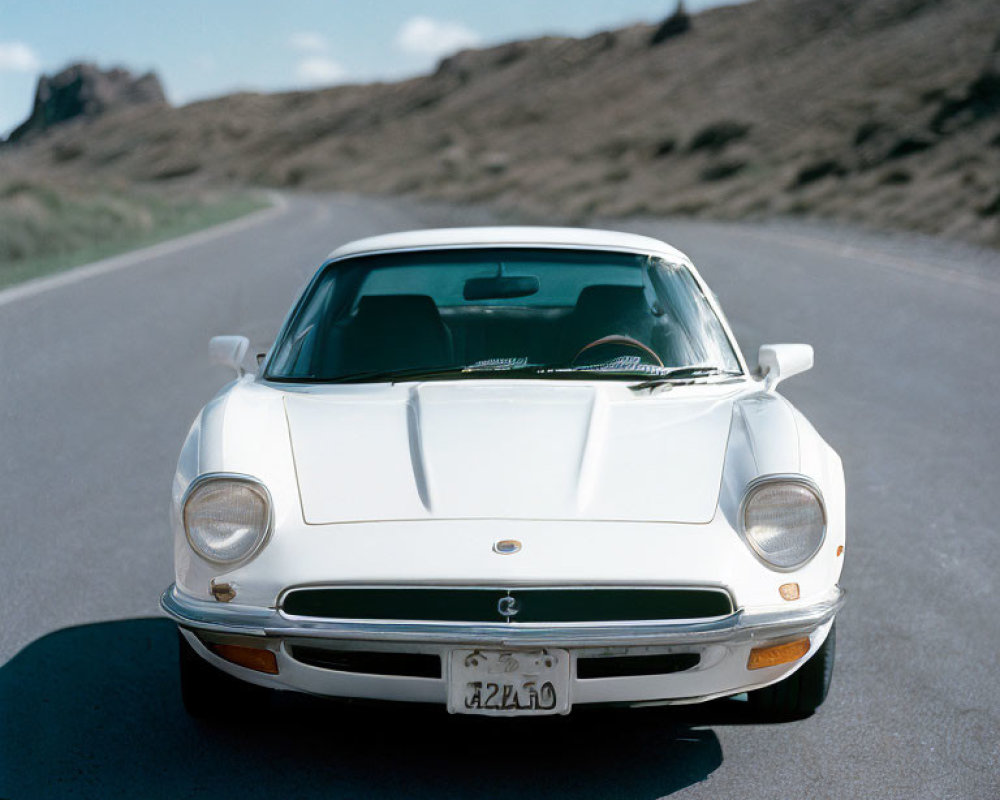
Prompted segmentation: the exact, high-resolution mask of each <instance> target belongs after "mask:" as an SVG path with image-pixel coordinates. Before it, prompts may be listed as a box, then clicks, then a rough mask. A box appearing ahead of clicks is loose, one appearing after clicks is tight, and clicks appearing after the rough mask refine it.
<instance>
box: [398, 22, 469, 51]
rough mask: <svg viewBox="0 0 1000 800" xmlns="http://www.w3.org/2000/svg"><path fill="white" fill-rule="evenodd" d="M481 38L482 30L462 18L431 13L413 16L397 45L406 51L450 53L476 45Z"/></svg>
mask: <svg viewBox="0 0 1000 800" xmlns="http://www.w3.org/2000/svg"><path fill="white" fill-rule="evenodd" d="M480 41H482V39H481V37H480V36H479V34H478V33H476V32H475V31H474V30H472V29H471V28H468V27H466V26H465V25H463V24H462V23H461V22H447V21H443V20H436V19H431V18H430V17H413V18H411V19H409V20H407V21H406V22H405V23H404V24H403V27H402V28H400V29H399V33H397V34H396V47H398V48H399V49H400V50H402V51H403V52H404V53H407V54H409V55H414V56H425V57H431V58H441V57H442V56H446V55H450V54H451V53H454V52H455V51H456V50H461V49H463V48H466V47H473V46H475V45H477V44H479V43H480Z"/></svg>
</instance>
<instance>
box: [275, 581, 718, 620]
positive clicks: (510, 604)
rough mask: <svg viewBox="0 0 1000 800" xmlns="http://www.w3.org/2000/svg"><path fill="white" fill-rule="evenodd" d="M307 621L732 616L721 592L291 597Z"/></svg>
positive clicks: (337, 592) (537, 590)
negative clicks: (318, 619) (312, 618)
mask: <svg viewBox="0 0 1000 800" xmlns="http://www.w3.org/2000/svg"><path fill="white" fill-rule="evenodd" d="M282 610H283V611H284V612H285V613H286V614H290V615H293V616H301V617H316V618H326V619H358V620H361V619H363V620H406V621H425V622H473V623H475V622H508V623H513V624H516V623H530V622H535V623H544V622H640V621H649V620H691V619H705V618H711V617H723V616H727V615H729V614H732V613H733V603H732V599H731V598H730V596H729V594H728V592H725V591H723V590H721V589H669V588H665V589H645V588H644V589H629V588H599V589H597V588H594V589H592V588H579V589H577V588H543V587H530V588H511V589H496V588H493V589H486V588H454V589H452V588H445V587H439V588H393V589H382V588H367V589H355V588H313V589H294V590H292V591H290V592H288V594H287V595H285V598H284V601H283V603H282Z"/></svg>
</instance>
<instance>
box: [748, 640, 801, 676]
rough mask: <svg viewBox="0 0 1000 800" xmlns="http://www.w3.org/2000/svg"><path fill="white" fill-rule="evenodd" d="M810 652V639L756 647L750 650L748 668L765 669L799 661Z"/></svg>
mask: <svg viewBox="0 0 1000 800" xmlns="http://www.w3.org/2000/svg"><path fill="white" fill-rule="evenodd" d="M808 652H809V639H808V638H806V639H796V640H795V641H794V642H785V643H784V644H775V645H771V646H770V647H755V648H754V649H753V650H751V651H750V658H749V659H748V660H747V669H764V667H776V666H778V664H787V663H789V662H791V661H798V660H799V659H800V658H802V656H804V655H805V654H806V653H808Z"/></svg>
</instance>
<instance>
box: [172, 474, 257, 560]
mask: <svg viewBox="0 0 1000 800" xmlns="http://www.w3.org/2000/svg"><path fill="white" fill-rule="evenodd" d="M214 481H232V482H234V483H243V484H246V485H247V486H249V487H251V488H252V489H253V490H254V491H256V492H258V493H259V494H261V495H263V497H264V502H265V503H266V504H267V527H266V528H265V529H264V533H263V535H262V536H261V537H260V538H259V539H258V540H257V542H256V544H254V546H253V547H251V548H250V550H248V551H247V553H246V555H242V556H240V557H239V558H234V559H229V560H224V559H219V558H212V557H211V556H209V555H206V554H205V553H203V552H202V551H201V550H200V549H199V548H198V547H195V544H194V542H192V541H191V533H190V532H189V531H188V526H187V504H188V500H190V499H191V495H192V494H194V492H195V491H196V490H197V489H198V488H200V487H201V486H204V485H205V484H206V483H212V482H214ZM180 508H181V526H182V527H183V528H184V538H185V539H187V543H188V547H190V548H191V549H192V550H193V551H194V552H195V554H196V555H197V556H198V557H199V558H201V559H204V560H205V561H208V562H209V563H210V564H217V565H218V566H222V567H232V566H235V565H236V564H243V563H246V562H247V561H251V560H252V559H253V558H254V557H256V555H257V554H258V553H260V551H261V550H263V549H264V546H265V545H266V544H267V543H268V541H269V540H270V538H271V533H272V532H273V531H274V501H273V500H272V498H271V492H270V491H269V490H268V488H267V486H265V485H264V482H263V481H261V480H260V479H259V478H255V477H254V476H253V475H244V474H243V473H240V472H205V473H203V474H201V475H199V476H198V477H196V478H195V479H194V480H193V481H191V483H189V484H188V487H187V489H185V490H184V496H183V497H182V498H181V506H180Z"/></svg>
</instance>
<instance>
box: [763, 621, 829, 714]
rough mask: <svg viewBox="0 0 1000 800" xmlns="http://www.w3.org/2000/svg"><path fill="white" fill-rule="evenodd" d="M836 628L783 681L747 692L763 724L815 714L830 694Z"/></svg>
mask: <svg viewBox="0 0 1000 800" xmlns="http://www.w3.org/2000/svg"><path fill="white" fill-rule="evenodd" d="M836 649H837V625H836V623H834V624H833V625H832V626H830V633H829V634H827V637H826V640H825V641H824V642H823V644H822V645H821V646H820V648H819V650H817V651H816V652H815V653H813V655H812V657H811V658H810V659H809V660H808V661H807V662H806V663H805V664H803V665H802V666H801V667H800V668H799V669H798V670H797V671H796V672H795V673H794V674H792V675H789V676H788V677H787V678H785V679H784V680H783V681H779V682H778V683H773V684H771V685H770V686H765V687H764V688H763V689H755V690H754V691H752V692H747V700H748V701H749V702H750V708H751V710H752V712H753V715H754V716H755V717H757V718H758V719H760V720H762V721H780V720H792V719H802V718H804V717H808V716H809V715H810V714H812V713H813V712H815V711H816V709H817V708H819V707H820V706H821V705H823V701H824V700H826V696H827V694H828V693H829V692H830V683H831V681H832V679H833V659H834V655H835V653H836Z"/></svg>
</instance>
